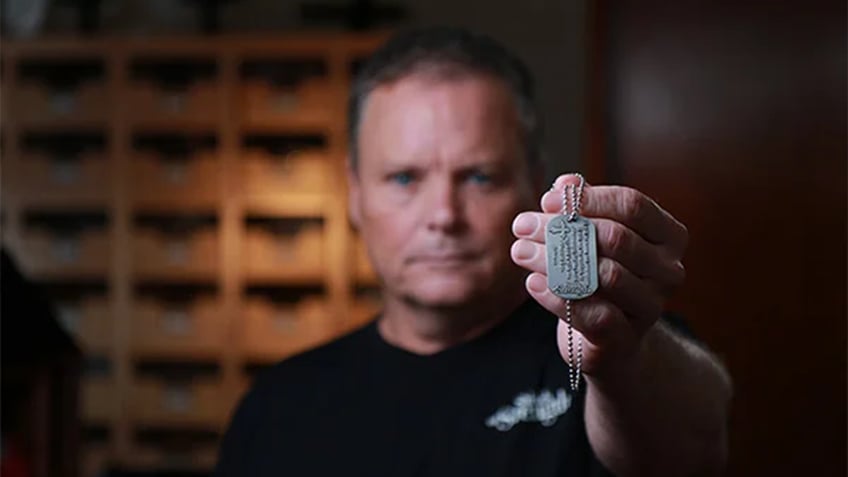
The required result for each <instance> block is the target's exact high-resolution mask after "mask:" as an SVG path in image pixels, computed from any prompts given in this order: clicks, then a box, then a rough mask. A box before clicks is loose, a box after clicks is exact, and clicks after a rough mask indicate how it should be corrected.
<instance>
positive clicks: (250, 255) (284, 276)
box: [244, 223, 324, 280]
mask: <svg viewBox="0 0 848 477" xmlns="http://www.w3.org/2000/svg"><path fill="white" fill-rule="evenodd" d="M301 225H302V226H301ZM283 229H286V230H283ZM245 248H246V249H245V253H244V256H245V266H246V272H247V276H248V278H250V279H255V280H321V279H322V277H323V272H324V257H323V252H324V232H323V227H322V226H321V224H320V223H308V224H305V223H304V224H298V225H297V226H296V227H291V228H290V227H289V225H285V226H282V227H281V228H275V226H274V224H272V225H271V226H264V225H263V226H252V225H248V228H247V231H246V233H245Z"/></svg>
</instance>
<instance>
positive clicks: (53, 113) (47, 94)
mask: <svg viewBox="0 0 848 477" xmlns="http://www.w3.org/2000/svg"><path fill="white" fill-rule="evenodd" d="M105 66H106V65H105V62H104V61H103V58H100V57H96V56H71V57H69V56H64V55H55V54H54V55H34V56H33V57H30V58H22V59H21V60H20V61H19V62H18V63H17V65H16V68H15V70H16V71H15V73H16V78H15V80H16V83H17V87H16V88H15V94H14V95H10V96H8V99H9V101H10V103H11V104H10V106H11V107H10V108H9V110H8V112H9V117H10V118H14V122H15V123H17V124H25V125H51V124H54V125H55V124H70V123H88V124H102V123H104V122H106V121H107V120H108V118H109V112H110V109H109V104H110V101H109V99H110V98H109V93H110V91H109V81H108V80H107V79H106V71H105Z"/></svg>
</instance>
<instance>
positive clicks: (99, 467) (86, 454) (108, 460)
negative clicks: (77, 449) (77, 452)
mask: <svg viewBox="0 0 848 477" xmlns="http://www.w3.org/2000/svg"><path fill="white" fill-rule="evenodd" d="M112 460H113V454H112V452H111V451H110V450H109V447H108V446H107V445H106V444H102V443H96V444H95V443H83V444H82V455H81V456H80V476H81V477H103V476H104V475H107V474H106V472H107V471H108V470H109V466H110V465H111V464H112Z"/></svg>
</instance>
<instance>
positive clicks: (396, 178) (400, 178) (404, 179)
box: [389, 172, 415, 185]
mask: <svg viewBox="0 0 848 477" xmlns="http://www.w3.org/2000/svg"><path fill="white" fill-rule="evenodd" d="M413 179H415V178H414V177H413V176H412V173H410V172H396V173H394V174H392V175H390V176H389V180H390V181H392V182H394V183H396V184H399V185H409V184H411V183H412V181H413Z"/></svg>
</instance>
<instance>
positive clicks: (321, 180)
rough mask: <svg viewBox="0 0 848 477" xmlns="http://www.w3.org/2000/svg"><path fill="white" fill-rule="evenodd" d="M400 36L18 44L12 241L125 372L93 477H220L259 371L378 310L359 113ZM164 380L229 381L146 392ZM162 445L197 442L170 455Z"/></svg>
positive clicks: (94, 354) (84, 411)
mask: <svg viewBox="0 0 848 477" xmlns="http://www.w3.org/2000/svg"><path fill="white" fill-rule="evenodd" d="M387 35H388V32H377V33H368V34H347V33H303V34H289V35H275V36H222V37H215V38H208V37H203V38H157V39H146V40H142V39H126V38H92V39H80V38H52V39H51V38H47V39H37V40H26V41H5V42H4V44H3V48H2V50H0V59H1V60H2V76H0V88H2V101H0V108H2V115H0V137H2V150H1V151H0V165H2V176H0V179H1V180H2V187H0V210H2V218H3V224H2V240H3V243H4V244H5V246H7V247H8V248H10V249H11V250H12V251H13V253H14V254H15V256H16V257H17V258H18V260H19V261H20V262H21V265H22V268H23V270H24V271H25V272H26V273H27V274H28V276H29V278H31V279H33V280H35V281H39V282H44V283H46V284H49V287H48V288H47V289H48V291H50V290H59V291H61V293H60V295H61V296H57V297H56V304H57V307H58V308H60V309H61V311H62V313H61V314H62V316H63V323H64V325H65V326H66V327H67V328H68V329H69V331H70V332H71V333H72V334H74V335H75V336H76V337H77V339H78V341H79V342H80V343H81V345H82V347H83V349H84V350H85V351H86V353H87V354H88V355H89V356H90V357H91V358H92V359H96V360H99V361H102V362H105V363H107V365H106V366H105V368H104V369H105V370H104V369H100V370H98V371H97V372H96V373H94V374H92V375H87V376H84V377H83V383H82V385H81V390H82V391H81V400H82V402H81V405H80V415H81V418H82V420H83V423H84V427H85V429H89V430H91V429H94V431H96V432H94V431H91V432H86V433H85V434H86V435H88V434H95V435H96V438H92V439H90V441H91V442H88V440H86V442H85V443H84V448H83V450H82V453H81V455H82V456H83V458H82V470H81V475H82V476H83V477H87V476H89V475H94V473H95V472H97V471H98V470H99V469H101V468H102V466H104V465H106V463H107V462H111V463H114V464H117V465H119V466H123V467H124V468H136V469H155V468H160V469H166V468H180V469H182V468H186V467H188V468H197V469H200V470H203V469H207V468H208V467H209V466H210V465H212V463H213V462H214V455H215V449H216V445H217V442H218V441H217V439H218V437H220V433H221V431H222V430H223V427H224V426H225V424H226V422H227V420H228V418H229V416H230V412H231V411H232V407H233V405H234V404H235V403H236V402H237V401H238V399H239V397H240V396H241V394H242V393H243V392H244V390H245V389H246V387H247V385H248V383H249V379H250V376H249V373H248V372H247V371H246V370H247V369H248V368H251V367H254V368H255V366H257V365H260V364H267V363H272V362H275V361H278V360H280V359H282V358H284V357H286V356H287V355H290V354H291V353H295V352H298V351H300V350H302V349H305V348H308V347H310V346H314V345H316V344H319V343H322V342H324V341H326V340H329V339H332V338H333V337H334V336H338V335H339V334H341V333H344V332H346V331H349V330H350V329H352V328H353V327H355V326H359V325H361V324H362V323H364V321H366V320H367V317H368V316H369V314H371V313H374V312H375V311H376V310H377V309H378V306H379V304H378V301H377V300H375V298H374V296H373V293H372V294H370V295H369V294H363V293H361V287H363V286H366V285H370V286H371V287H373V276H372V275H371V274H370V272H368V271H367V270H365V269H364V268H363V263H362V258H363V256H364V255H363V254H362V253H361V251H360V250H359V246H358V245H357V244H358V241H357V238H356V236H355V233H354V232H353V231H352V230H351V229H350V227H349V224H348V219H347V204H346V198H347V196H346V187H345V182H344V157H345V154H346V147H347V139H346V126H345V122H346V119H345V108H346V97H347V92H348V87H349V84H350V80H351V74H352V71H353V69H354V65H355V64H356V62H357V61H358V60H360V59H361V58H363V57H364V56H367V55H368V54H369V53H370V52H371V51H373V49H374V48H376V46H377V45H379V43H381V42H382V41H383V40H384V39H385V38H386V36H387ZM366 266H367V264H366ZM91 283H96V286H94V287H93V288H92V287H91V286H88V285H86V284H91ZM69 290H70V291H69ZM257 290H258V291H257ZM280 297H283V298H282V299H281V298H280ZM151 360H152V361H163V362H168V363H173V364H176V365H187V366H192V365H195V364H202V365H209V364H210V363H211V364H212V365H214V367H215V369H216V372H215V373H213V374H212V375H203V376H202V378H196V377H194V376H193V375H188V376H176V377H175V376H173V375H169V374H164V375H162V376H159V377H157V375H156V372H155V371H153V372H146V373H145V374H144V375H141V374H140V372H139V371H138V366H139V364H140V363H143V362H146V361H151ZM197 428H201V430H202V432H204V433H205V434H202V435H203V436H204V437H203V438H202V439H199V440H200V441H202V442H200V444H198V445H187V443H188V444H191V442H192V437H191V436H192V435H193V434H192V432H195V433H196V432H198V431H197ZM151 429H152V430H151ZM157 429H158V430H157ZM163 429H164V430H163ZM160 431H161V432H166V434H167V433H170V434H167V435H168V436H171V435H172V434H174V433H176V434H174V435H177V436H178V437H179V435H181V434H180V433H181V432H183V433H185V435H187V436H189V437H184V438H174V439H171V437H168V439H164V440H163V441H162V442H171V441H173V442H177V444H176V445H175V446H169V445H164V446H163V447H161V448H160V447H157V442H159V438H158V437H156V436H158V435H159V434H157V432H160ZM151 435H152V436H153V438H150V436H151ZM210 435H211V436H212V437H209V436H210ZM145 436H147V437H145ZM215 436H218V437H215Z"/></svg>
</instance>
